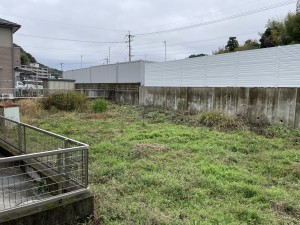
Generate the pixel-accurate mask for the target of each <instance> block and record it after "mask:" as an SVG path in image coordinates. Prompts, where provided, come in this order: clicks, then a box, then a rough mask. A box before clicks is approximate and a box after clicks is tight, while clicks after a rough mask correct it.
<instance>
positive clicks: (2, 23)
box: [0, 18, 21, 32]
mask: <svg viewBox="0 0 300 225" xmlns="http://www.w3.org/2000/svg"><path fill="white" fill-rule="evenodd" d="M0 26H5V27H12V28H13V30H14V32H16V31H17V30H18V29H19V28H20V27H21V25H19V24H16V23H13V22H10V21H8V20H4V19H1V18H0Z"/></svg>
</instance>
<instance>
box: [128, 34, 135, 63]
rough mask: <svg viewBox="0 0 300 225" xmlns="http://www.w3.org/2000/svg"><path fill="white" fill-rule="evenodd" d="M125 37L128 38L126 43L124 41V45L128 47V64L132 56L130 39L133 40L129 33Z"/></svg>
mask: <svg viewBox="0 0 300 225" xmlns="http://www.w3.org/2000/svg"><path fill="white" fill-rule="evenodd" d="M126 37H128V41H126V43H128V47H129V62H131V58H132V54H131V50H132V49H131V42H132V41H133V40H132V39H133V38H134V36H133V35H131V34H130V31H129V34H128V35H126Z"/></svg>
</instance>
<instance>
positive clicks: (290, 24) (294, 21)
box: [189, 13, 300, 58]
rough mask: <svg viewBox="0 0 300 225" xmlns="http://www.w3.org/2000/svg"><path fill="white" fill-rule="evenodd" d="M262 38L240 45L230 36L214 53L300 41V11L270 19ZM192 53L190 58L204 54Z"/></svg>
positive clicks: (249, 40) (261, 34)
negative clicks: (280, 17) (223, 45)
mask: <svg viewBox="0 0 300 225" xmlns="http://www.w3.org/2000/svg"><path fill="white" fill-rule="evenodd" d="M259 35H260V37H261V38H260V39H259V40H256V39H248V40H247V41H245V43H244V44H242V45H240V44H239V42H238V40H237V38H236V37H229V39H228V41H227V44H226V46H225V47H221V48H219V49H218V50H216V51H214V52H213V54H214V55H216V54H224V53H229V52H236V51H246V50H253V49H259V48H270V47H276V46H284V45H291V44H299V43H300V13H289V14H288V15H287V16H286V17H285V19H284V20H282V21H279V20H274V19H273V20H269V21H268V22H267V25H266V30H265V31H264V32H263V33H260V34H259ZM204 55H205V54H199V55H191V56H189V58H193V57H199V56H204Z"/></svg>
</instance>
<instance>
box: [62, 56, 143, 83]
mask: <svg viewBox="0 0 300 225" xmlns="http://www.w3.org/2000/svg"><path fill="white" fill-rule="evenodd" d="M144 70H145V69H144V62H143V61H136V62H131V63H117V64H111V65H101V66H94V67H91V68H85V69H78V70H70V71H66V72H64V73H63V77H64V78H65V79H73V80H75V83H76V84H78V83H80V84H87V83H100V84H110V83H112V84H114V83H142V82H143V80H144V77H143V76H142V75H141V74H143V75H144Z"/></svg>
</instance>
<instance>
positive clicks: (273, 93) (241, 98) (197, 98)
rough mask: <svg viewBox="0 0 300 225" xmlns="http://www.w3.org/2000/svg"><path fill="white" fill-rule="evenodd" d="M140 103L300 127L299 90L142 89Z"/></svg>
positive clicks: (140, 90)
mask: <svg viewBox="0 0 300 225" xmlns="http://www.w3.org/2000/svg"><path fill="white" fill-rule="evenodd" d="M139 93H140V94H139V95H140V96H139V104H140V105H145V106H160V107H163V108H172V109H175V110H186V111H198V112H208V111H220V112H224V113H227V114H229V115H245V116H247V117H248V118H249V119H250V120H268V121H269V122H270V123H272V124H284V125H286V126H289V127H296V128H300V90H298V88H234V87H233V88H190V87H185V88H183V87H181V88H174V87H140V89H139Z"/></svg>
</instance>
